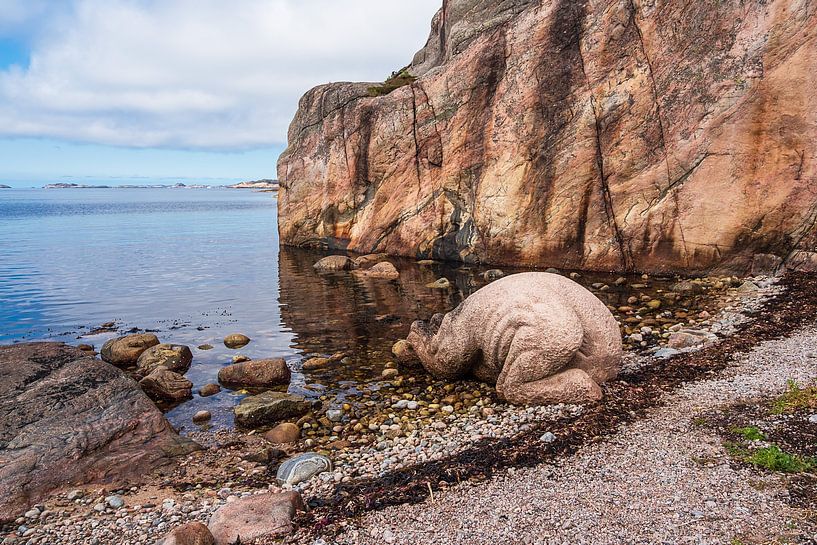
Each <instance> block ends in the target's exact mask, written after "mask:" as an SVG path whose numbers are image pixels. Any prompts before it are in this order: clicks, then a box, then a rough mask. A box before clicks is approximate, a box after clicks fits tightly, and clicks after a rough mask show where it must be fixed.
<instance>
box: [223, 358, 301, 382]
mask: <svg viewBox="0 0 817 545" xmlns="http://www.w3.org/2000/svg"><path fill="white" fill-rule="evenodd" d="M290 378H291V373H290V371H289V367H287V364H286V361H284V360H283V359H282V358H274V359H268V360H251V361H246V362H243V363H234V364H233V365H228V366H227V367H223V368H222V369H221V370H220V371H219V372H218V380H219V382H221V383H222V384H224V385H225V386H229V387H247V388H271V387H273V386H279V385H282V384H289V381H290Z"/></svg>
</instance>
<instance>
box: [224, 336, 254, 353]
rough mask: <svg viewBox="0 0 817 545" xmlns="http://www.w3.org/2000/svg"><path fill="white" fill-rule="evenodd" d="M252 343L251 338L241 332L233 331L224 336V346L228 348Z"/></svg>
mask: <svg viewBox="0 0 817 545" xmlns="http://www.w3.org/2000/svg"><path fill="white" fill-rule="evenodd" d="M248 344H250V338H249V337H247V336H246V335H242V334H241V333H232V334H230V335H227V336H226V337H224V346H226V347H227V348H233V349H235V348H241V347H242V346H247V345H248Z"/></svg>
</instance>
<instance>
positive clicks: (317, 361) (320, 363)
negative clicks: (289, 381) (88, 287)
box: [301, 352, 346, 371]
mask: <svg viewBox="0 0 817 545" xmlns="http://www.w3.org/2000/svg"><path fill="white" fill-rule="evenodd" d="M345 357H346V353H345V352H338V353H336V354H332V355H331V356H329V357H328V358H309V359H308V360H306V361H305V362H304V364H303V366H302V367H301V368H302V369H303V370H304V371H314V370H315V369H322V368H324V367H328V366H330V365H332V364H335V363H338V362H339V361H341V360H343V358H345Z"/></svg>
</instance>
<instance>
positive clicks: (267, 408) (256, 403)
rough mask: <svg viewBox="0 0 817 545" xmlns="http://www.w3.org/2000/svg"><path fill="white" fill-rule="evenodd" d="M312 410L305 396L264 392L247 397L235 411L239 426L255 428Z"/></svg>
mask: <svg viewBox="0 0 817 545" xmlns="http://www.w3.org/2000/svg"><path fill="white" fill-rule="evenodd" d="M310 408H311V403H309V402H308V401H307V400H306V398H305V397H304V396H301V395H294V394H286V393H283V392H264V393H262V394H258V395H254V396H249V397H245V398H244V399H242V400H241V403H239V404H238V405H237V406H236V407H235V409H234V411H235V420H236V423H237V424H238V425H240V426H243V427H245V428H255V427H260V426H268V425H272V424H275V423H277V422H280V421H281V420H286V419H288V418H295V417H298V416H302V415H304V414H306V413H308V412H309V410H310Z"/></svg>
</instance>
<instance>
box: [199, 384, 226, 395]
mask: <svg viewBox="0 0 817 545" xmlns="http://www.w3.org/2000/svg"><path fill="white" fill-rule="evenodd" d="M220 391H221V386H219V385H218V384H205V385H204V386H202V387H201V388H200V389H199V395H200V396H201V397H210V396H214V395H216V394H217V393H219V392H220Z"/></svg>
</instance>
